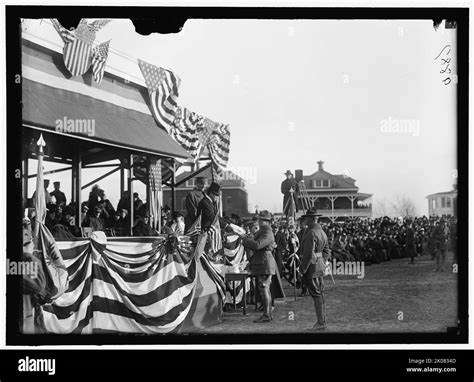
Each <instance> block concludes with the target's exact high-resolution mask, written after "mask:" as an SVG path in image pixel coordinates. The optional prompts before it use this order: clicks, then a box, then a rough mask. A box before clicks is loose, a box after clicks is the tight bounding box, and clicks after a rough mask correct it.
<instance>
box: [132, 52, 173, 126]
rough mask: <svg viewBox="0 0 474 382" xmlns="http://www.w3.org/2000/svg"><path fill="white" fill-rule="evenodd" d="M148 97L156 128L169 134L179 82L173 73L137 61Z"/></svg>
mask: <svg viewBox="0 0 474 382" xmlns="http://www.w3.org/2000/svg"><path fill="white" fill-rule="evenodd" d="M138 66H139V67H140V70H141V72H142V74H143V77H144V79H145V83H146V85H147V87H148V95H149V96H150V104H151V105H150V107H151V111H152V114H153V116H154V117H155V120H156V122H157V123H158V126H160V127H161V128H163V129H164V130H165V131H166V132H167V133H170V130H171V129H172V126H173V122H174V120H175V116H176V111H177V108H178V103H177V100H178V95H179V85H180V83H181V80H180V78H179V77H178V76H176V75H175V74H174V73H173V72H171V71H169V70H166V69H163V68H159V67H157V66H155V65H152V64H149V63H147V62H145V61H142V60H138Z"/></svg>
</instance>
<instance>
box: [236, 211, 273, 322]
mask: <svg viewBox="0 0 474 382" xmlns="http://www.w3.org/2000/svg"><path fill="white" fill-rule="evenodd" d="M271 221H272V216H271V215H270V212H268V211H261V212H260V213H259V215H258V225H259V228H260V229H259V230H258V231H257V232H256V233H255V236H254V237H253V239H252V238H249V237H245V236H244V235H241V234H240V233H238V232H235V231H234V232H235V233H236V234H237V235H239V236H240V237H242V245H243V246H244V247H245V248H247V249H250V250H251V251H253V255H252V257H251V258H250V272H251V274H252V275H255V276H257V283H258V290H259V292H260V298H261V301H262V305H263V315H262V316H261V317H259V318H257V319H256V320H254V322H255V323H263V322H270V321H271V320H272V307H271V305H272V296H271V292H270V286H271V284H272V276H273V275H275V274H276V272H277V266H276V262H275V259H274V257H273V254H272V251H273V250H274V249H275V248H276V244H275V237H274V236H273V232H272V223H271Z"/></svg>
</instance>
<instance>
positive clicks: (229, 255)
mask: <svg viewBox="0 0 474 382" xmlns="http://www.w3.org/2000/svg"><path fill="white" fill-rule="evenodd" d="M223 246H224V258H225V262H226V264H230V265H231V266H243V265H245V264H246V263H247V256H246V252H245V249H244V246H243V245H242V239H241V238H240V237H239V236H238V235H228V236H227V237H226V240H225V241H224V245H223ZM245 289H246V291H247V293H249V292H250V279H246V280H245ZM226 290H227V292H228V293H229V298H226V301H232V298H231V297H232V294H233V293H234V291H233V285H232V283H230V282H229V283H227V285H226ZM235 291H236V295H237V296H236V298H235V302H236V303H237V304H238V303H240V302H241V301H242V297H243V292H244V291H243V285H242V283H241V282H240V281H235Z"/></svg>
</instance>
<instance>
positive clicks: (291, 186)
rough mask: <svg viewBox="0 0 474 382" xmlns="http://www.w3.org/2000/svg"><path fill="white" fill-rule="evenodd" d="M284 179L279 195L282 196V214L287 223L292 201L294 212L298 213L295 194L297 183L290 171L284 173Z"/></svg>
mask: <svg viewBox="0 0 474 382" xmlns="http://www.w3.org/2000/svg"><path fill="white" fill-rule="evenodd" d="M285 175H286V179H285V180H284V181H283V182H281V193H282V194H283V213H284V214H285V216H286V218H287V221H288V215H289V214H291V212H292V211H291V205H292V200H291V199H293V202H294V208H295V212H298V205H297V203H296V192H297V191H298V183H297V182H296V180H295V178H293V174H292V172H291V171H290V170H286V172H285Z"/></svg>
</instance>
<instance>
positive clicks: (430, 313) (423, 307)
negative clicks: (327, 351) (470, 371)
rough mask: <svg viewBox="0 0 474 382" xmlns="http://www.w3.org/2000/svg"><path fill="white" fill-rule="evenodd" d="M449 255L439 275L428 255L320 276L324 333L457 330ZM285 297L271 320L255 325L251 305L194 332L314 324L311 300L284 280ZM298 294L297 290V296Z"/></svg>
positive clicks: (293, 329) (300, 328)
mask: <svg viewBox="0 0 474 382" xmlns="http://www.w3.org/2000/svg"><path fill="white" fill-rule="evenodd" d="M451 261H452V254H451V253H450V254H449V255H448V259H447V261H446V271H445V272H435V271H434V269H435V263H434V261H433V260H431V257H429V256H426V255H425V256H421V257H418V258H416V263H415V264H414V265H411V264H408V259H396V260H392V261H388V262H384V263H381V264H374V265H371V266H369V267H365V277H364V278H363V279H358V278H357V276H343V275H337V276H334V280H335V285H333V283H332V281H331V278H330V277H325V285H326V293H325V299H326V309H327V312H326V313H327V324H328V328H327V330H326V331H327V332H334V333H407V332H440V333H446V328H447V327H450V326H456V325H457V274H456V273H453V272H452V270H451ZM283 282H284V285H285V292H286V298H285V299H281V300H277V301H276V303H275V311H274V312H273V317H274V319H273V321H272V322H271V323H265V324H255V323H253V322H252V321H253V320H254V319H255V318H257V317H258V316H259V315H260V314H261V313H259V312H256V311H255V309H254V305H251V306H249V307H248V310H247V315H245V316H243V315H242V310H237V311H236V312H232V311H231V312H225V313H224V318H223V322H222V324H220V325H216V326H213V327H209V328H206V329H204V330H202V331H201V332H200V333H213V334H228V333H232V334H235V333H239V334H249V333H288V332H290V333H298V332H305V331H306V330H307V329H308V328H310V327H312V326H313V324H314V323H315V313H314V308H313V302H312V299H311V297H309V296H305V297H297V300H296V301H294V297H293V288H292V287H291V286H289V285H288V284H287V283H286V281H283ZM298 294H299V291H298Z"/></svg>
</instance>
